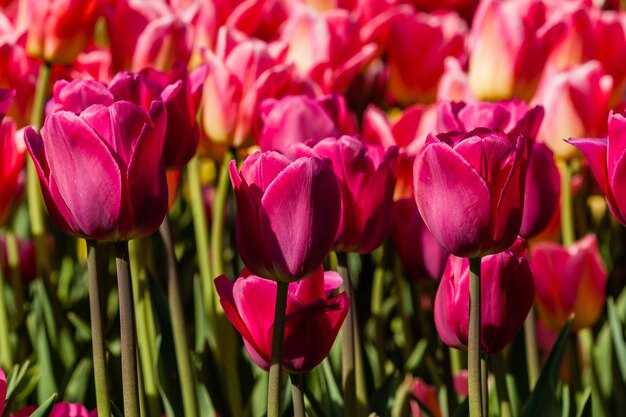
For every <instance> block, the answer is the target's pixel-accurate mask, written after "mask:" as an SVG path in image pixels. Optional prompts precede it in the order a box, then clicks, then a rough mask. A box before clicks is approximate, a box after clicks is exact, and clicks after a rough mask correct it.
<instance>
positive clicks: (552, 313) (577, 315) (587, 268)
mask: <svg viewBox="0 0 626 417" xmlns="http://www.w3.org/2000/svg"><path fill="white" fill-rule="evenodd" d="M530 263H531V266H532V270H533V274H534V277H535V288H536V289H537V307H538V310H539V319H540V320H541V321H542V322H543V324H544V325H546V327H548V328H549V329H551V330H553V331H559V330H560V329H561V328H562V327H563V326H564V325H565V323H566V322H567V320H569V318H570V316H571V315H572V314H574V324H573V328H574V329H581V328H585V327H590V326H593V324H594V323H595V322H596V320H598V318H599V317H600V314H602V308H603V307H604V301H605V299H606V295H605V290H606V281H607V272H606V268H605V267H604V263H603V262H602V258H601V257H600V252H599V250H598V240H597V239H596V237H595V236H594V235H587V236H585V237H584V238H582V239H581V240H579V241H577V242H575V243H574V244H573V245H572V246H570V247H569V248H564V247H563V246H561V245H559V244H557V243H553V242H539V243H537V244H536V245H535V246H533V248H532V251H531V262H530Z"/></svg>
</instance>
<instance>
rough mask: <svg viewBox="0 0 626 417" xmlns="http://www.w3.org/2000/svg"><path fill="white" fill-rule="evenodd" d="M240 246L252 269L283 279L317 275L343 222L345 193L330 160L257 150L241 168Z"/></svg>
mask: <svg viewBox="0 0 626 417" xmlns="http://www.w3.org/2000/svg"><path fill="white" fill-rule="evenodd" d="M230 179H231V182H232V184H233V188H234V190H235V200H236V202H237V247H238V248H239V255H240V256H241V259H242V260H243V263H244V264H245V265H246V267H247V268H248V269H249V270H250V271H252V273H254V274H256V275H259V276H261V277H264V278H268V279H274V280H278V281H285V282H291V281H297V280H299V279H302V278H305V277H307V276H309V275H311V274H312V273H313V272H315V271H316V270H317V268H318V267H319V265H320V264H321V263H322V261H323V260H324V257H325V256H326V255H327V254H328V251H329V250H330V248H331V246H332V244H333V241H334V239H335V236H336V235H337V228H338V226H339V217H340V213H341V200H340V198H341V196H340V194H339V186H338V184H337V179H336V178H335V174H334V173H333V169H332V167H331V165H330V161H326V160H323V159H321V158H312V157H304V158H298V159H296V160H295V161H291V160H289V159H287V158H286V157H285V156H283V155H281V154H279V153H277V152H273V151H270V152H263V153H261V152H257V153H255V154H253V155H251V156H249V157H248V158H247V159H246V160H245V161H244V163H243V165H242V166H241V171H240V172H238V171H237V166H236V164H235V162H234V161H233V162H231V165H230Z"/></svg>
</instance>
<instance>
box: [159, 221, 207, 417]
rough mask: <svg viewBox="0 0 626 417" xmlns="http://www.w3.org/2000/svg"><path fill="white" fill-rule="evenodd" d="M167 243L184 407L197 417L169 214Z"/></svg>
mask: <svg viewBox="0 0 626 417" xmlns="http://www.w3.org/2000/svg"><path fill="white" fill-rule="evenodd" d="M159 231H160V233H161V238H162V239H163V245H164V246H165V257H166V259H167V294H168V297H167V299H168V303H169V307H170V316H171V319H172V333H173V334H174V350H175V352H176V364H177V365H178V374H179V380H180V390H181V393H182V396H183V409H184V411H185V416H188V417H196V416H197V415H198V406H197V402H196V386H195V385H196V384H195V378H194V375H193V372H192V368H191V359H190V358H189V344H188V342H187V335H186V334H185V312H184V309H183V301H182V297H181V294H180V287H179V277H178V268H177V262H176V254H175V253H174V242H173V239H172V231H171V229H170V221H169V218H168V217H167V216H165V219H163V223H161V227H160V229H159Z"/></svg>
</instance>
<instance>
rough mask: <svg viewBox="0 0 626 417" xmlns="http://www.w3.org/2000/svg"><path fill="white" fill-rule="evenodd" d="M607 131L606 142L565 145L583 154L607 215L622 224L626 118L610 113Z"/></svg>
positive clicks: (575, 141)
mask: <svg viewBox="0 0 626 417" xmlns="http://www.w3.org/2000/svg"><path fill="white" fill-rule="evenodd" d="M608 130H609V133H608V139H570V140H568V141H567V142H569V143H570V144H571V145H574V146H576V147H577V148H578V149H580V150H581V151H582V153H583V154H584V155H585V157H586V158H587V162H589V166H590V167H591V171H592V172H593V175H594V177H595V178H596V181H597V182H598V184H599V185H600V188H601V189H602V192H603V193H604V195H605V196H606V202H607V203H608V206H609V209H610V210H611V213H613V216H615V218H616V219H617V220H618V221H619V222H620V223H621V224H623V225H626V193H624V192H623V184H624V174H623V170H624V157H623V156H624V154H625V153H626V136H625V134H626V117H624V115H622V114H619V113H613V112H611V113H610V114H609V127H608Z"/></svg>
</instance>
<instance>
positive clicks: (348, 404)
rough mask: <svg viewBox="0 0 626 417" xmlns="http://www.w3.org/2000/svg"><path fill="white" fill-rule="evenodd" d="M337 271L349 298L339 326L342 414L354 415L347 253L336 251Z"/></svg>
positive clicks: (354, 377) (353, 367)
mask: <svg viewBox="0 0 626 417" xmlns="http://www.w3.org/2000/svg"><path fill="white" fill-rule="evenodd" d="M337 272H339V275H341V278H343V283H342V289H343V290H344V291H345V292H346V293H347V294H348V296H349V298H350V308H349V309H348V314H347V316H346V319H345V320H344V322H343V326H342V328H341V342H342V343H341V381H342V386H343V402H344V407H345V408H344V415H345V416H346V417H354V416H356V415H357V414H356V413H357V411H356V407H357V405H356V375H355V357H354V356H355V355H354V349H355V345H354V329H353V326H354V319H353V317H352V316H353V315H354V309H355V304H354V298H353V297H352V293H353V291H352V280H351V279H350V270H349V268H348V255H347V254H346V253H345V252H339V253H337Z"/></svg>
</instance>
